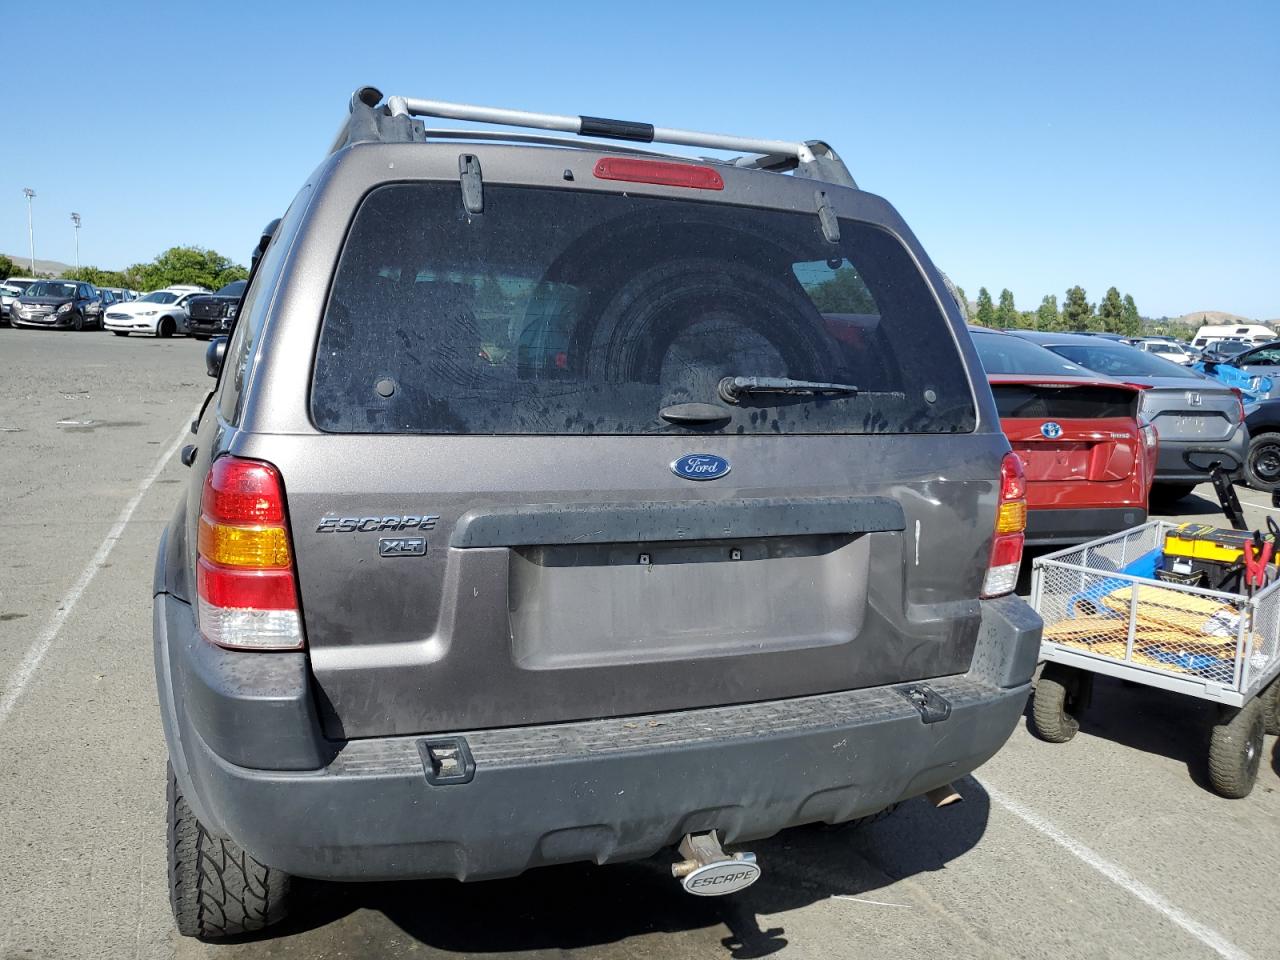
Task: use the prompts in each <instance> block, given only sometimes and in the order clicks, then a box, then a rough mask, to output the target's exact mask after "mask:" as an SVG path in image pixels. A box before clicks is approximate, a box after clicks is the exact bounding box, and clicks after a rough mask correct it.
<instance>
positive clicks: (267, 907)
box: [168, 767, 290, 940]
mask: <svg viewBox="0 0 1280 960" xmlns="http://www.w3.org/2000/svg"><path fill="white" fill-rule="evenodd" d="M168 775H169V787H168V799H169V803H168V821H169V822H168V836H169V904H170V906H171V907H172V908H173V918H174V920H175V921H176V922H177V925H178V932H179V933H180V934H182V935H183V936H184V937H198V938H199V939H201V940H221V939H223V938H225V937H235V936H239V935H241V934H245V933H253V932H255V931H258V930H262V929H264V928H265V927H268V926H270V925H271V924H273V923H277V922H279V921H280V920H282V919H284V916H285V914H286V912H287V909H288V894H289V881H290V877H289V875H288V874H287V873H282V872H281V871H279V870H274V869H272V868H271V867H268V866H265V865H263V864H261V863H259V862H258V861H257V860H255V859H253V857H251V856H249V855H248V854H247V853H245V852H244V851H243V850H241V849H240V848H239V847H238V846H237V845H236V844H235V843H233V842H232V841H230V840H221V839H219V838H217V837H215V836H213V835H211V834H210V833H209V831H208V830H206V829H205V828H204V825H203V824H202V823H200V821H199V820H197V819H196V818H195V814H193V813H192V812H191V808H190V807H189V806H188V805H187V801H186V799H185V798H184V797H183V795H182V788H181V787H180V786H179V785H178V780H177V778H176V777H175V776H174V774H173V768H172V767H169V768H168Z"/></svg>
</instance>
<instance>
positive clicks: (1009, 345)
mask: <svg viewBox="0 0 1280 960" xmlns="http://www.w3.org/2000/svg"><path fill="white" fill-rule="evenodd" d="M973 345H974V346H975V347H977V348H978V359H980V360H981V361H982V366H983V369H985V370H986V371H987V373H1025V374H1031V375H1033V376H1053V375H1055V374H1056V375H1058V376H1070V377H1087V376H1089V371H1088V370H1086V369H1085V368H1084V367H1082V366H1079V365H1078V364H1075V363H1072V362H1071V361H1070V360H1068V359H1066V358H1065V357H1060V356H1058V355H1057V354H1056V353H1053V352H1052V351H1050V350H1046V349H1045V348H1044V347H1041V346H1038V345H1037V344H1034V343H1030V342H1028V341H1026V340H1023V339H1022V338H1021V337H1012V336H1007V335H1005V334H999V333H976V332H975V333H974V335H973Z"/></svg>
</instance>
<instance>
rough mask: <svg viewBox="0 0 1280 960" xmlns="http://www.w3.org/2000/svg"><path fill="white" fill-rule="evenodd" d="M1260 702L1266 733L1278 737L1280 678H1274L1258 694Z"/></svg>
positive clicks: (1279, 733) (1279, 731)
mask: <svg viewBox="0 0 1280 960" xmlns="http://www.w3.org/2000/svg"><path fill="white" fill-rule="evenodd" d="M1258 699H1259V700H1261V701H1262V714H1263V718H1262V719H1263V723H1264V724H1265V725H1266V728H1267V733H1269V734H1271V735H1272V736H1273V737H1274V736H1280V677H1276V678H1275V679H1274V680H1272V681H1271V683H1269V684H1268V685H1267V688H1266V689H1265V690H1263V691H1262V693H1260V694H1258Z"/></svg>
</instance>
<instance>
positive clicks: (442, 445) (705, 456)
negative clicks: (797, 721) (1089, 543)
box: [262, 164, 1005, 737]
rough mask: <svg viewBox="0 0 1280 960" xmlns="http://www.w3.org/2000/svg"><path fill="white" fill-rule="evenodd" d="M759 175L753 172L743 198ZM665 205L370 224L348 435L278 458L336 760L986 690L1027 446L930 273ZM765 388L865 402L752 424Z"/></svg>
mask: <svg viewBox="0 0 1280 960" xmlns="http://www.w3.org/2000/svg"><path fill="white" fill-rule="evenodd" d="M641 165H643V164H641ZM486 169H487V167H486ZM590 170H591V167H590V166H588V167H587V168H586V172H585V174H584V175H585V176H589V175H590ZM760 178H770V179H775V175H770V174H747V173H742V174H739V173H737V172H736V171H732V170H727V171H725V180H726V190H725V195H726V197H727V198H729V199H733V200H735V201H736V202H737V203H742V202H743V201H744V199H745V198H746V197H747V196H748V193H749V189H750V187H749V184H751V183H760V182H765V181H763V180H761V179H760ZM557 179H558V170H557ZM776 179H780V178H776ZM738 184H744V185H748V186H736V185H738ZM646 189H649V190H650V192H651V193H652V192H653V191H652V188H646V187H645V185H644V184H630V185H628V190H627V192H626V193H623V192H621V191H620V190H619V192H616V193H614V192H602V191H600V190H599V189H598V188H597V189H595V190H593V191H583V190H577V189H564V188H563V187H554V186H542V187H537V188H534V187H522V186H511V185H500V184H490V183H487V182H486V183H485V185H484V208H483V213H480V214H470V215H469V214H467V213H466V212H464V209H463V206H462V202H461V195H460V190H459V185H458V181H457V180H456V179H455V180H452V181H451V182H424V181H418V182H409V183H401V184H393V185H387V186H383V187H379V188H377V189H374V190H373V191H372V192H370V193H369V194H368V195H367V196H366V197H365V199H364V200H363V202H362V204H361V206H360V209H359V211H358V212H357V214H356V216H355V218H354V220H353V222H352V224H351V227H350V232H349V235H348V237H347V240H346V243H345V247H344V250H343V253H342V255H341V260H340V262H339V266H338V269H337V273H336V276H335V279H334V283H333V286H332V290H331V293H330V297H329V300H328V305H327V308H326V312H325V316H324V319H323V323H322V327H321V332H320V337H319V343H318V346H317V350H316V355H315V362H314V370H313V377H312V382H311V385H310V412H311V418H312V420H313V422H314V424H315V427H316V428H317V429H318V430H319V431H320V433H319V434H318V435H311V436H299V437H281V436H275V437H270V438H264V446H263V448H262V449H263V451H264V456H267V458H268V459H271V460H273V461H274V462H276V463H277V465H278V466H279V467H280V468H281V472H282V475H283V476H284V478H285V483H286V487H287V496H288V505H289V512H290V517H291V525H292V531H293V538H294V546H295V553H296V556H297V563H298V571H299V582H300V590H301V598H302V608H303V614H304V623H305V632H306V636H307V642H308V647H309V650H310V656H311V662H312V668H313V671H314V675H315V681H316V684H317V687H318V690H319V693H320V695H321V702H322V704H323V713H324V723H325V726H326V730H327V732H328V733H329V734H330V735H331V736H335V737H357V736H374V735H389V734H397V733H420V732H431V731H444V730H460V729H475V728H482V727H494V726H511V725H519V724H528V723H545V722H555V721H565V720H572V719H582V718H592V717H605V716H619V715H628V714H638V713H650V712H655V711H664V710H677V709H683V708H694V707H705V706H711V705H719V704H729V703H737V702H747V701H755V700H766V699H776V698H783V697H794V696H804V695H809V694H816V693H821V692H829V691H833V690H840V689H850V688H855V687H863V686H872V685H881V684H887V683H893V682H897V681H907V680H913V679H919V678H923V677H932V676H939V675H947V674H956V673H961V672H964V671H965V670H967V669H968V667H969V662H970V660H971V657H972V652H973V648H974V642H975V638H976V632H977V627H978V620H979V605H978V603H977V600H976V598H977V594H978V591H979V589H980V585H981V582H982V577H983V574H984V572H985V568H986V565H987V560H988V552H989V549H990V542H991V532H992V527H993V521H994V512H995V498H996V495H997V490H996V487H997V479H996V478H997V477H998V474H999V467H1000V459H1001V456H1002V453H1003V450H1004V449H1005V443H1004V440H1003V438H1001V437H1000V435H999V434H998V433H996V432H994V431H993V430H990V429H989V430H988V432H985V433H978V432H975V425H976V412H975V404H974V399H973V387H972V382H971V380H970V377H969V375H968V373H967V371H966V367H965V364H964V361H963V359H962V356H961V353H960V351H959V349H958V346H957V344H956V338H955V334H954V332H953V330H952V328H951V327H950V326H949V325H948V323H947V320H946V318H945V316H944V315H943V313H942V311H941V309H940V308H939V306H938V301H937V298H936V296H935V294H934V292H933V291H932V289H931V288H930V286H929V285H928V284H927V283H926V281H925V280H924V278H923V276H922V274H921V272H920V269H919V267H918V266H917V265H916V262H915V259H914V258H913V257H912V256H911V255H910V253H909V252H908V251H907V249H906V248H905V247H904V245H903V243H902V242H901V241H900V240H899V239H897V238H896V237H895V236H894V235H893V234H891V233H890V232H889V231H887V230H884V229H882V228H880V227H877V226H874V225H871V224H868V223H865V222H859V221H854V220H851V219H848V220H847V219H841V220H840V221H839V228H840V229H839V232H840V239H839V240H838V241H835V242H833V241H832V240H829V239H827V235H826V234H824V230H823V228H822V224H821V222H820V220H819V218H818V216H817V215H816V214H815V213H812V212H802V213H795V212H783V211H777V210H762V209H753V208H750V207H746V206H735V205H730V204H726V203H711V202H707V199H708V198H707V196H706V195H705V192H704V191H696V190H689V191H687V193H688V194H690V197H689V199H684V198H683V197H681V198H673V197H672V196H670V194H671V193H672V192H673V191H672V190H670V189H668V190H666V191H665V192H666V193H667V194H668V195H667V196H665V197H660V196H654V195H646ZM810 195H811V193H810ZM714 199H719V197H718V196H717V197H715V198H714ZM922 345H927V348H924V349H922ZM739 376H741V377H766V378H791V379H793V380H805V381H813V382H822V383H834V384H843V385H856V387H857V390H856V391H845V392H839V391H836V392H831V393H817V394H814V393H799V394H786V393H784V394H779V393H770V392H762V393H750V392H748V393H744V394H741V395H740V396H739V397H738V398H737V402H730V401H728V400H726V398H725V396H724V394H723V393H721V392H720V390H719V388H720V385H721V383H722V381H723V380H724V378H727V377H739ZM266 440H269V446H266V445H265V442H266Z"/></svg>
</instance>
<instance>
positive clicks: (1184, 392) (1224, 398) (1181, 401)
mask: <svg viewBox="0 0 1280 960" xmlns="http://www.w3.org/2000/svg"><path fill="white" fill-rule="evenodd" d="M1142 412H1143V414H1144V415H1145V416H1146V417H1147V418H1148V419H1149V420H1150V421H1151V422H1152V423H1154V424H1155V425H1156V429H1157V430H1158V431H1159V432H1160V439H1161V440H1165V441H1175V442H1176V441H1214V440H1225V439H1227V438H1228V437H1230V436H1231V434H1232V433H1233V432H1234V431H1235V430H1236V428H1237V427H1238V426H1239V425H1240V421H1241V420H1242V419H1243V418H1244V408H1243V406H1242V405H1241V401H1240V397H1239V395H1238V394H1237V393H1236V392H1235V391H1233V390H1232V389H1231V388H1230V387H1225V386H1222V385H1221V384H1218V383H1216V382H1214V381H1212V380H1206V379H1201V378H1197V379H1195V380H1182V379H1179V380H1176V381H1173V382H1170V381H1166V380H1156V381H1155V383H1154V384H1153V385H1152V387H1151V389H1150V390H1147V391H1145V392H1144V396H1143V399H1142Z"/></svg>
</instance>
